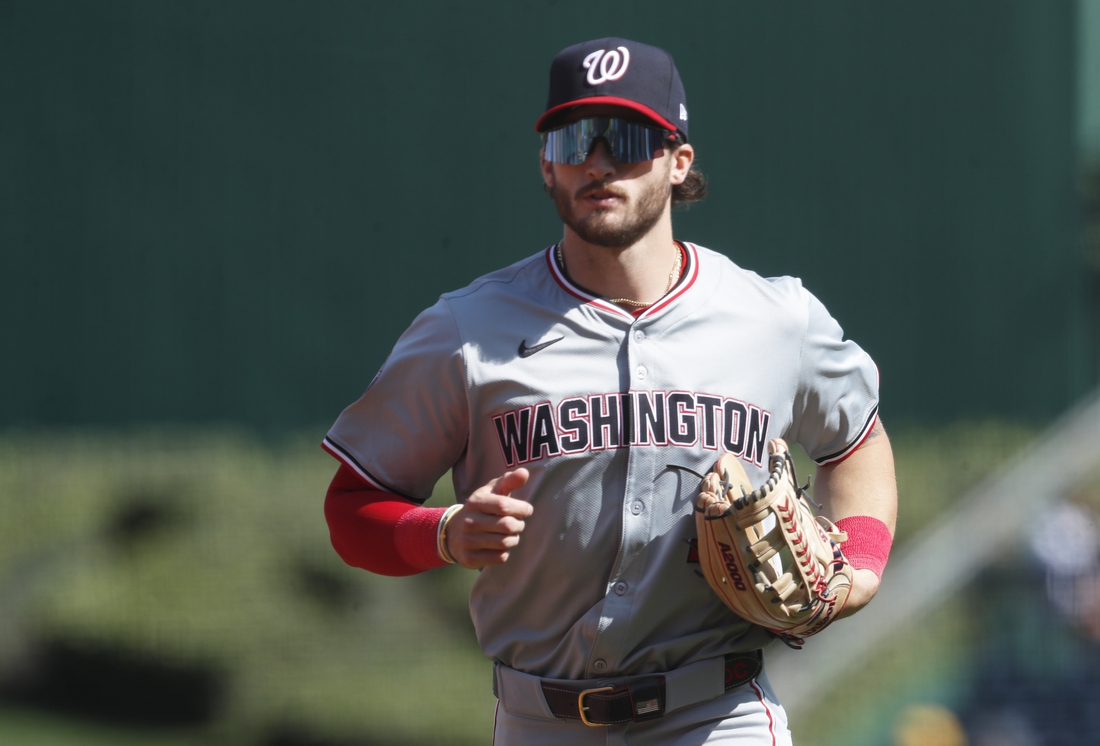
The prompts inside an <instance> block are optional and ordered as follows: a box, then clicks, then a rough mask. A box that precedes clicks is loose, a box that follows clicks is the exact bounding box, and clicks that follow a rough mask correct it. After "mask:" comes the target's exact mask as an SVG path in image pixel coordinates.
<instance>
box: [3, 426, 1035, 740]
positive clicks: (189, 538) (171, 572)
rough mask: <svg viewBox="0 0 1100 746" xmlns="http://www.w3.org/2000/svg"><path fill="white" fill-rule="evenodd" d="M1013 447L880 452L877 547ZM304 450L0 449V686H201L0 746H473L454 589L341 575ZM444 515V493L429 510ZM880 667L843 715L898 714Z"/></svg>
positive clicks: (30, 719)
mask: <svg viewBox="0 0 1100 746" xmlns="http://www.w3.org/2000/svg"><path fill="white" fill-rule="evenodd" d="M1032 437H1034V430H1032V429H1030V428H1028V427H1024V426H1018V425H1006V424H1003V423H977V424H959V425H955V426H951V427H947V428H943V429H901V430H898V431H897V432H894V431H891V438H892V441H893V444H894V448H895V453H896V457H897V465H898V481H899V488H900V492H901V498H902V507H901V511H900V516H899V528H898V535H899V540H900V541H904V540H905V538H907V537H909V536H911V535H912V534H913V532H914V531H916V530H917V529H918V528H919V527H920V526H921V525H923V524H925V523H926V522H928V521H929V520H931V519H932V518H933V517H935V516H936V515H937V514H939V513H940V512H941V511H943V510H944V509H945V508H947V507H949V506H950V504H951V502H952V501H954V500H957V499H958V498H959V497H960V496H961V495H962V494H963V493H964V492H965V490H966V489H967V488H969V487H970V486H972V485H974V484H975V483H976V482H977V481H978V480H980V479H981V478H982V477H983V476H984V475H985V474H987V473H989V472H990V471H991V470H992V469H994V468H996V466H997V465H998V464H1000V463H1002V462H1004V461H1005V460H1006V459H1007V458H1008V457H1010V456H1011V455H1012V454H1013V453H1014V452H1016V451H1018V450H1019V449H1021V448H1022V447H1024V446H1025V445H1026V444H1027V442H1028V441H1029V439H1031V438H1032ZM319 440H320V433H316V434H308V435H304V436H302V435H298V436H287V437H282V438H275V439H266V440H265V439H261V438H259V437H256V436H254V435H250V434H248V433H244V432H237V431H232V430H172V429H151V430H143V431H137V432H128V433H120V432H115V431H80V432H10V433H7V434H6V435H3V436H0V680H10V679H13V677H14V678H18V677H19V676H20V675H26V674H27V672H28V671H33V670H34V667H35V666H36V665H38V664H40V661H41V658H42V655H43V646H44V645H46V644H47V643H51V642H56V641H64V643H65V645H67V646H69V648H72V649H76V650H82V649H87V650H91V651H99V650H108V651H112V652H113V653H114V654H123V655H125V656H128V657H129V658H130V659H133V660H137V661H155V662H156V663H157V664H158V665H163V666H165V667H168V668H169V669H170V668H171V667H173V666H176V667H179V668H180V669H182V670H191V669H196V670H201V671H204V672H207V673H208V674H209V676H210V677H211V680H212V681H214V682H216V685H215V686H214V687H213V690H212V691H213V692H214V694H212V695H211V697H212V704H211V706H210V709H209V711H208V712H207V716H206V717H203V718H199V719H198V720H200V721H201V722H191V723H185V724H183V725H178V724H177V725H175V726H172V727H164V728H160V729H155V728H149V727H147V726H143V727H137V726H133V725H127V724H126V723H124V722H106V723H99V724H96V725H88V726H87V730H83V728H84V726H82V725H81V724H82V723H84V722H85V720H82V719H81V715H80V713H76V715H75V716H74V715H72V714H69V715H63V716H58V715H56V714H51V713H50V712H49V711H46V710H42V709H41V708H39V709H34V708H33V707H30V706H29V705H28V706H24V707H17V706H15V705H12V704H8V705H6V706H5V708H4V709H0V742H2V743H13V744H28V746H40V745H41V746H52V745H54V744H56V745H57V746H62V745H64V746H68V745H69V744H78V743H79V744H97V743H99V742H101V741H102V742H104V743H106V742H111V743H118V744H123V745H125V744H130V743H133V744H155V745H157V746H175V745H176V744H185V743H203V744H233V745H234V746H237V745H239V744H257V745H259V746H264V745H275V744H288V745H289V744H294V743H299V742H301V743H305V742H309V739H315V740H314V742H317V743H321V742H324V743H333V744H337V743H339V744H344V743H347V744H419V743H430V744H474V743H479V744H480V743H485V742H487V740H488V737H489V734H490V733H491V729H492V718H493V708H494V705H495V700H494V698H493V695H492V692H491V666H490V664H489V662H488V661H487V660H486V659H485V658H484V657H483V656H482V655H481V653H480V652H479V651H478V649H477V646H476V642H475V639H474V634H473V629H472V626H471V624H470V621H469V615H468V612H467V609H466V597H467V594H468V591H469V585H470V583H471V582H472V580H473V577H474V573H472V572H469V571H465V570H462V569H459V568H453V567H449V568H444V569H441V570H436V571H432V572H430V573H426V574H424V575H421V576H416V577H411V578H384V577H378V576H372V575H370V574H368V573H365V572H362V571H359V570H354V569H351V568H348V567H346V566H344V565H343V564H342V562H341V561H340V560H339V558H338V557H336V555H335V554H334V553H333V551H332V550H331V547H330V545H329V540H328V532H327V529H326V526H325V523H324V517H323V513H322V502H323V496H324V492H325V488H326V487H327V484H328V481H329V479H330V478H331V476H332V474H333V473H334V471H335V462H334V461H333V460H332V459H331V458H330V457H329V456H328V455H326V454H325V453H324V452H323V451H322V450H321V449H320V448H319V445H318V443H319ZM802 466H803V470H802V472H803V473H806V468H805V467H806V462H805V460H803V461H802ZM450 501H453V494H452V493H451V492H450V490H449V485H448V482H447V480H446V479H445V480H442V481H441V483H440V486H439V487H438V488H437V491H436V496H434V497H433V498H432V503H433V504H446V503H448V502H450ZM953 613H956V612H952V611H951V609H950V608H948V609H946V610H945V611H943V612H941V616H943V617H944V618H948V617H951V615H952V614H953ZM945 624H947V623H946V622H945ZM945 629H947V631H946V632H936V627H935V624H932V625H931V626H929V627H928V629H927V630H926V633H925V636H926V637H928V640H927V641H924V642H921V645H920V646H919V648H920V649H919V650H918V651H917V652H916V653H915V654H916V655H917V656H918V658H919V659H920V661H922V662H925V663H928V664H929V665H933V666H934V665H936V664H935V661H934V660H931V658H935V655H936V653H937V651H941V649H942V650H950V649H951V648H953V647H954V646H955V645H956V644H957V643H956V641H954V638H953V637H952V635H959V634H965V633H966V630H965V625H963V626H961V627H960V626H959V625H954V624H953V623H952V624H948V625H947V627H946V628H945ZM958 630H962V631H958ZM943 639H948V643H943V642H940V641H941V640H943ZM922 640H923V638H922ZM890 655H891V654H887V655H886V656H885V658H884V659H885V660H886V661H887V662H886V664H879V665H880V666H882V665H885V669H884V670H883V671H879V672H873V671H869V672H868V673H867V675H866V676H865V677H863V680H862V681H861V682H860V681H857V682H855V685H854V686H853V689H852V692H853V693H852V696H853V697H865V698H870V699H867V701H868V702H871V701H874V698H875V696H881V695H882V693H883V692H891V691H896V692H897V696H901V689H896V688H895V689H891V688H890V687H891V685H890V681H891V676H892V674H891V671H892V670H893V669H894V668H895V666H892V665H891V664H890V663H889V659H890ZM910 665H911V662H904V666H906V667H909V666H910ZM861 685H862V686H863V687H864V689H866V690H867V691H866V693H865V694H860V691H861V690H860V686H861ZM780 696H781V697H782V692H780ZM116 720H117V719H116ZM123 720H125V718H123ZM796 725H797V724H796ZM796 732H797V730H796ZM15 734H18V735H15ZM74 734H79V735H74ZM294 734H303V735H301V736H300V737H299V736H296V735H294ZM295 738H298V740H297V741H296V740H294V739H295ZM97 739H99V740H97ZM326 739H327V740H326ZM800 743H801V741H800Z"/></svg>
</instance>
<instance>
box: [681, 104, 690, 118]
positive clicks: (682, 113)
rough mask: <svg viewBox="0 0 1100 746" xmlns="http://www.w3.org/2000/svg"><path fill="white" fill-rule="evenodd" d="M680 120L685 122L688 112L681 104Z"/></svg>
mask: <svg viewBox="0 0 1100 746" xmlns="http://www.w3.org/2000/svg"><path fill="white" fill-rule="evenodd" d="M680 119H681V120H683V121H685V122H686V121H687V120H688V110H687V107H686V106H684V105H683V104H680Z"/></svg>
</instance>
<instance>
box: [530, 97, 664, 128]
mask: <svg viewBox="0 0 1100 746" xmlns="http://www.w3.org/2000/svg"><path fill="white" fill-rule="evenodd" d="M592 104H605V105H607V106H622V107H623V108H626V109H633V110H634V111H636V112H638V113H639V114H643V115H644V116H645V117H646V118H647V119H651V120H653V121H654V122H655V123H656V124H659V125H661V126H662V127H664V128H665V129H667V130H670V131H672V132H676V131H677V130H678V128H677V127H676V125H675V124H673V123H672V122H670V121H668V120H667V119H665V118H664V117H662V116H661V115H660V114H658V113H657V112H655V111H653V109H651V108H649V107H648V106H645V105H643V104H639V103H638V102H637V101H631V100H630V99H627V98H617V97H615V96H591V97H589V98H578V99H576V100H574V101H569V102H567V103H564V104H558V105H557V106H555V107H554V108H552V109H547V110H546V113H544V114H543V115H542V116H541V117H539V120H538V121H537V122H535V132H542V131H543V124H544V123H545V122H546V121H547V120H548V119H551V118H553V117H554V115H555V114H560V113H562V112H564V111H566V110H568V109H573V108H575V107H577V106H587V105H592Z"/></svg>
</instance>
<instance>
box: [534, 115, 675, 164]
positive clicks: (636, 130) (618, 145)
mask: <svg viewBox="0 0 1100 746" xmlns="http://www.w3.org/2000/svg"><path fill="white" fill-rule="evenodd" d="M601 137H602V138H603V139H604V141H605V142H606V143H607V148H608V150H609V151H610V152H611V157H612V158H614V159H615V160H616V161H618V162H619V163H641V162H642V161H648V160H651V159H652V158H653V157H654V155H656V154H657V153H658V152H659V151H660V150H661V148H663V147H664V140H665V132H664V130H659V129H655V128H653V127H647V126H645V125H644V124H639V123H637V122H628V121H626V120H625V119H612V118H610V117H593V118H590V119H581V120H580V121H577V122H572V123H570V124H567V125H565V126H564V127H559V128H558V129H555V130H551V131H550V132H547V133H546V147H545V157H546V160H548V161H551V162H552V163H567V164H569V165H572V166H577V165H580V164H581V163H584V161H585V159H586V158H587V157H588V154H589V153H591V152H592V147H593V146H594V145H595V144H596V140H597V139H598V138H601Z"/></svg>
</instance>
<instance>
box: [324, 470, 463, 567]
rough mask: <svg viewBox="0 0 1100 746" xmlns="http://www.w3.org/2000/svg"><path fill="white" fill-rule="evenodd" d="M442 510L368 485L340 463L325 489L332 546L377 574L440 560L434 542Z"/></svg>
mask: <svg viewBox="0 0 1100 746" xmlns="http://www.w3.org/2000/svg"><path fill="white" fill-rule="evenodd" d="M445 511H446V508H421V507H418V506H417V505H415V504H414V503H412V502H410V501H408V500H406V499H405V498H403V497H399V496H398V495H394V494H392V493H389V492H383V491H382V490H377V489H374V488H373V487H371V486H370V485H369V484H367V483H365V482H364V481H363V480H362V479H361V478H360V477H359V475H358V474H357V473H356V472H355V471H353V470H352V469H351V467H349V466H348V465H347V464H344V463H341V464H340V469H339V470H338V471H337V472H336V476H334V477H333V478H332V484H330V485H329V488H328V494H327V495H325V520H326V522H327V523H328V528H329V537H330V539H331V541H332V548H333V549H335V550H336V553H337V554H338V555H340V559H342V560H344V562H346V563H347V564H349V565H351V566H352V567H359V568H362V569H364V570H368V571H370V572H373V573H377V574H379V575H392V576H397V575H415V574H416V573H420V572H424V571H425V570H430V569H432V568H433V567H440V566H442V565H445V564H446V562H444V561H443V559H442V558H441V557H440V556H439V552H438V550H437V548H436V529H437V527H438V525H439V519H440V517H441V516H442V514H443V513H444V512H445Z"/></svg>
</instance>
